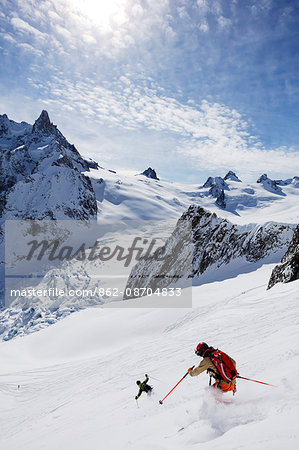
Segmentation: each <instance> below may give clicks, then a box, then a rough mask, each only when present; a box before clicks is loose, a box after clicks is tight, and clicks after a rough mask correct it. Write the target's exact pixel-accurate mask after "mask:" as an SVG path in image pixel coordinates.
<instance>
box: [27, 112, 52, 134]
mask: <svg viewBox="0 0 299 450" xmlns="http://www.w3.org/2000/svg"><path fill="white" fill-rule="evenodd" d="M55 130H56V126H55V125H53V123H52V122H51V121H50V118H49V114H48V112H47V111H45V110H44V109H43V110H42V112H41V114H40V116H39V118H38V119H37V120H36V121H35V122H34V125H33V128H32V133H42V134H44V135H47V136H49V135H50V134H52V133H53V132H55Z"/></svg>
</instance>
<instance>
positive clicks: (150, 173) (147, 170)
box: [140, 167, 159, 180]
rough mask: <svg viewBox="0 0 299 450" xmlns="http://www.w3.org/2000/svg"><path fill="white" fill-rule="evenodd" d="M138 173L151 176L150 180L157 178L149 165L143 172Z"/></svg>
mask: <svg viewBox="0 0 299 450" xmlns="http://www.w3.org/2000/svg"><path fill="white" fill-rule="evenodd" d="M140 175H144V176H145V177H147V178H151V179H152V180H159V178H158V177H157V174H156V171H155V169H152V168H151V167H149V168H148V169H146V170H145V171H144V172H142V173H141V174H140Z"/></svg>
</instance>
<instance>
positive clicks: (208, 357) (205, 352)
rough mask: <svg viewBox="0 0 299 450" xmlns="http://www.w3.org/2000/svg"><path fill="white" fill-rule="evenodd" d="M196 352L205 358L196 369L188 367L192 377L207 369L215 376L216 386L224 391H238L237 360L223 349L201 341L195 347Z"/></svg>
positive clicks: (214, 385) (211, 375)
mask: <svg viewBox="0 0 299 450" xmlns="http://www.w3.org/2000/svg"><path fill="white" fill-rule="evenodd" d="M195 354H196V355H198V356H202V358H203V360H202V361H201V362H200V364H199V365H198V366H197V367H195V369H192V368H190V369H188V373H189V375H191V377H194V376H197V375H199V374H201V373H202V372H204V371H205V370H206V371H207V373H208V374H209V375H210V385H211V378H212V377H213V378H215V380H216V381H215V383H214V384H213V385H212V387H214V388H218V389H221V391H222V392H228V391H233V393H234V394H235V392H236V378H237V375H238V372H237V369H236V361H235V360H234V359H232V358H231V357H230V356H228V355H227V354H226V353H224V352H222V351H221V350H218V349H215V348H213V347H209V346H208V344H206V343H205V342H200V343H199V344H198V346H197V347H196V349H195Z"/></svg>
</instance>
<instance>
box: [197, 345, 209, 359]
mask: <svg viewBox="0 0 299 450" xmlns="http://www.w3.org/2000/svg"><path fill="white" fill-rule="evenodd" d="M208 348H209V346H208V344H206V343H205V342H200V343H199V344H198V346H197V347H196V349H195V353H196V355H198V356H203V355H204V353H205V351H206V350H207V349H208Z"/></svg>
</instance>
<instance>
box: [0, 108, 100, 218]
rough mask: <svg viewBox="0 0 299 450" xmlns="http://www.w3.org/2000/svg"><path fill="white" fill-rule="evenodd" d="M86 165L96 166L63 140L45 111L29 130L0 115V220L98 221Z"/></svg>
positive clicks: (28, 126)
mask: <svg viewBox="0 0 299 450" xmlns="http://www.w3.org/2000/svg"><path fill="white" fill-rule="evenodd" d="M90 166H92V167H95V165H94V164H92V163H89V162H88V161H86V160H84V159H83V158H82V157H81V155H80V154H79V152H78V151H77V149H76V148H75V147H74V146H73V145H71V144H69V143H68V142H67V140H66V139H65V138H64V136H63V135H62V134H61V133H60V131H59V130H58V129H57V127H56V126H55V125H53V124H52V123H51V122H50V119H49V116H48V113H47V112H46V111H42V113H41V115H40V116H39V118H38V119H37V120H36V121H35V123H34V125H33V126H30V125H29V124H26V123H24V122H22V123H21V124H17V123H15V122H13V121H11V120H9V119H8V118H7V116H6V115H4V116H0V170H1V172H0V187H1V198H0V203H1V209H0V215H1V216H0V217H2V218H3V219H67V218H72V219H77V220H86V219H91V218H93V217H96V214H97V204H96V198H95V193H94V191H93V189H92V186H91V182H90V180H89V178H88V177H86V176H85V175H84V174H83V172H86V171H89V167H90Z"/></svg>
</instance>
